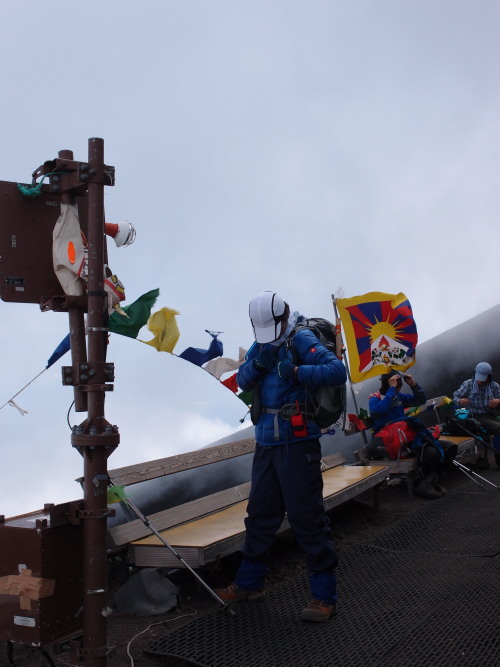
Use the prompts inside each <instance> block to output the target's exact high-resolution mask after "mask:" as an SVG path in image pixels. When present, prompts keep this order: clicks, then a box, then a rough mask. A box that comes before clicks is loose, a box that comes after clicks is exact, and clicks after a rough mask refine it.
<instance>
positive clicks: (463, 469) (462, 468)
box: [453, 460, 500, 490]
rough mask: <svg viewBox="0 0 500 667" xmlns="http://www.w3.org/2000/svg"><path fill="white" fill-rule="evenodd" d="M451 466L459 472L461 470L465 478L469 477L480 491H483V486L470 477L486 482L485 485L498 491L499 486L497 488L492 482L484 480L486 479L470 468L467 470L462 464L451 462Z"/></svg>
mask: <svg viewBox="0 0 500 667" xmlns="http://www.w3.org/2000/svg"><path fill="white" fill-rule="evenodd" d="M453 465H454V466H456V467H457V468H458V469H459V470H461V471H462V472H463V473H464V474H465V475H467V477H469V478H470V479H471V480H472V481H473V482H475V483H476V484H477V485H478V486H480V487H481V488H482V489H484V486H483V485H482V484H481V483H480V482H478V481H477V480H476V479H474V477H472V475H475V476H476V477H478V478H479V479H482V480H483V482H486V484H490V485H491V486H494V487H495V489H497V490H500V486H497V485H496V484H494V483H493V482H490V480H489V479H486V477H481V475H479V474H478V473H477V472H475V471H474V470H471V469H470V468H467V466H464V464H463V463H460V462H459V461H455V460H453Z"/></svg>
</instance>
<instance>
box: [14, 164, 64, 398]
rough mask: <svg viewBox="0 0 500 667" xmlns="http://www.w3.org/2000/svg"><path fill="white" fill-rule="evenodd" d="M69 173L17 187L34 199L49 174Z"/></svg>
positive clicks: (53, 172)
mask: <svg viewBox="0 0 500 667" xmlns="http://www.w3.org/2000/svg"><path fill="white" fill-rule="evenodd" d="M68 173H69V172H68V171H59V172H56V171H52V172H50V174H44V175H43V176H42V180H41V181H40V183H37V184H36V185H23V184H22V183H16V185H17V189H18V190H19V192H20V193H21V194H22V195H24V196H25V197H30V198H31V199H34V198H35V197H38V195H39V194H40V192H41V191H42V185H43V181H44V180H45V178H47V176H54V175H55V174H68ZM2 407H3V406H2Z"/></svg>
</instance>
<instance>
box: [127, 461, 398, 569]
mask: <svg viewBox="0 0 500 667" xmlns="http://www.w3.org/2000/svg"><path fill="white" fill-rule="evenodd" d="M386 471H387V468H386V466H382V465H373V466H337V467H334V468H331V469H329V470H327V471H325V472H324V473H323V480H324V490H323V497H324V499H325V508H327V509H331V508H332V507H336V506H338V505H340V504H341V503H343V502H346V501H347V500H350V499H351V498H353V497H356V496H357V495H359V494H360V493H363V492H364V491H366V490H368V489H369V488H373V487H374V486H376V485H378V484H380V483H381V482H382V481H383V480H384V479H385V477H386ZM246 505H247V503H246V502H240V503H237V504H235V505H232V506H231V507H227V508H226V509H224V510H221V511H219V512H215V513H214V514H211V515H209V516H206V517H203V518H201V519H197V520H194V521H190V522H189V523H185V524H183V525H182V526H176V527H174V528H172V529H170V530H165V531H162V532H161V534H162V536H163V537H164V538H165V539H166V540H167V542H168V543H169V544H171V545H172V546H173V547H174V549H175V550H176V551H177V552H178V553H179V554H181V555H182V554H188V555H189V559H190V561H187V562H189V564H192V563H198V565H199V566H201V565H204V564H206V563H208V562H212V561H214V560H216V559H217V558H219V557H221V556H223V555H227V554H229V553H234V551H236V550H238V549H239V548H240V547H241V545H242V544H243V539H244V533H245V524H244V519H245V516H246ZM289 527H290V526H289V524H288V521H287V519H285V520H284V521H283V523H282V525H281V527H280V529H279V531H278V532H282V531H284V530H287V529H288V528H289ZM130 556H131V560H132V561H133V562H135V564H136V565H138V566H145V565H146V564H147V565H148V566H153V565H154V566H159V567H174V566H178V565H179V561H178V559H176V558H175V557H173V556H172V554H171V553H170V551H169V550H168V549H167V548H166V547H164V546H163V547H162V545H161V541H160V540H159V539H158V538H157V537H156V535H150V536H149V537H146V538H143V539H141V540H139V541H134V542H133V543H132V545H131V550H130Z"/></svg>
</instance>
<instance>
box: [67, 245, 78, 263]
mask: <svg viewBox="0 0 500 667" xmlns="http://www.w3.org/2000/svg"><path fill="white" fill-rule="evenodd" d="M68 259H69V261H70V262H71V264H74V263H75V261H76V251H75V246H74V243H73V241H70V242H69V243H68Z"/></svg>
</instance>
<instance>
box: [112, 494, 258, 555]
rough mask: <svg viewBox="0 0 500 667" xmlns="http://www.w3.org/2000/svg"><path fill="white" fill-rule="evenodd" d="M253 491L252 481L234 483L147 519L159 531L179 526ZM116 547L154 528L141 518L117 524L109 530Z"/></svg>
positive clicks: (145, 534)
mask: <svg viewBox="0 0 500 667" xmlns="http://www.w3.org/2000/svg"><path fill="white" fill-rule="evenodd" d="M249 492H250V482H246V483H245V484H240V485H239V486H233V487H231V488H230V489H225V490H224V491H219V492H217V493H213V494H211V495H210V496H203V497H202V498H197V499H196V500H192V501H190V502H189V503H184V504H183V505H178V506H177V507H170V508H169V509H166V510H163V511H161V512H157V513H156V514H151V515H150V516H148V520H149V522H150V523H151V525H152V526H154V527H155V528H156V530H158V531H159V532H161V531H162V530H166V529H167V528H172V527H173V526H178V525H180V524H182V523H186V522H187V521H192V520H193V519H198V518H200V517H202V516H205V515H207V514H210V513H211V512H215V511H217V510H220V509H224V508H225V507H228V506H230V505H233V504H234V503H236V502H239V501H241V500H245V499H247V498H248V494H249ZM108 533H109V535H110V537H111V539H112V540H113V542H114V545H115V546H121V545H123V544H127V543H128V542H133V541H134V540H139V539H141V538H142V537H146V536H147V535H150V534H151V531H150V530H149V528H147V526H145V525H144V522H143V521H141V520H140V519H137V520H135V521H130V522H129V523H124V524H121V525H119V526H114V527H113V528H110V529H109V531H108Z"/></svg>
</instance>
